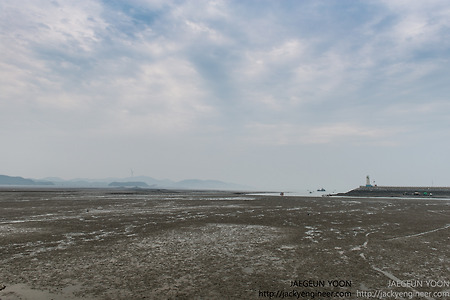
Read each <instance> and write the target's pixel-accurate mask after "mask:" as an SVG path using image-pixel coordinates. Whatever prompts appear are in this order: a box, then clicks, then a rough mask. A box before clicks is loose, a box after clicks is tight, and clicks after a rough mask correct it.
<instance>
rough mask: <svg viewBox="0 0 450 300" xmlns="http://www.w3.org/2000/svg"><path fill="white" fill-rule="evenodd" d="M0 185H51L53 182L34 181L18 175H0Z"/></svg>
mask: <svg viewBox="0 0 450 300" xmlns="http://www.w3.org/2000/svg"><path fill="white" fill-rule="evenodd" d="M0 185H53V182H49V181H36V180H32V179H26V178H23V177H20V176H7V175H0Z"/></svg>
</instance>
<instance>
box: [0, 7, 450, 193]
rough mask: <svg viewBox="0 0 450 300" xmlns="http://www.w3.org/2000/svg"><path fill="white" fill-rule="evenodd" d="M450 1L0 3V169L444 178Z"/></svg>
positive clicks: (422, 181) (341, 184) (33, 173)
mask: <svg viewBox="0 0 450 300" xmlns="http://www.w3.org/2000/svg"><path fill="white" fill-rule="evenodd" d="M449 33H450V2H448V1H446V0H442V1H437V0H430V1H414V0H385V1H383V0H378V1H370V0H368V1H353V0H352V1H346V0H343V1H335V0H327V1H320V0H309V1H308V0H305V1H297V0H283V1H277V0H258V1H256V0H255V1H251V0H249V1H240V0H236V1H232V0H227V1H219V0H217V1H206V0H195V1H180V0H174V1H170V0H126V1H125V0H104V1H100V0H78V1H62V0H54V1H45V0H21V1H16V0H4V1H1V2H0V53H1V55H0V134H1V135H0V138H1V147H0V174H6V175H11V176H13V175H14V176H23V177H27V178H43V177H47V176H59V177H62V178H65V179H70V178H76V177H89V178H102V177H109V176H115V177H127V176H129V175H130V169H133V171H134V174H135V175H147V176H151V177H154V178H157V179H164V178H168V179H172V180H182V179H188V178H198V179H217V180H222V181H227V182H234V183H240V184H246V185H251V186H254V187H258V188H270V189H273V188H277V189H316V188H319V187H322V186H323V187H325V188H329V189H338V190H345V189H350V188H353V187H356V186H358V185H360V184H364V183H365V176H366V175H371V178H372V179H373V180H375V181H376V183H377V184H379V185H432V184H433V185H435V186H438V185H439V186H449V185H450V172H449V167H450V98H449V97H450V61H449V59H450V34H449Z"/></svg>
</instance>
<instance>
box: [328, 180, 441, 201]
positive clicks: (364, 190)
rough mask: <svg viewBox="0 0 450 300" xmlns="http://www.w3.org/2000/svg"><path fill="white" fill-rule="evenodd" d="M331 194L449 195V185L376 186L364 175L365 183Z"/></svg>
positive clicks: (363, 195) (383, 195)
mask: <svg viewBox="0 0 450 300" xmlns="http://www.w3.org/2000/svg"><path fill="white" fill-rule="evenodd" d="M333 196H353V197H412V196H413V197H445V198H446V197H449V198H450V187H430V186H377V185H371V184H370V179H369V176H367V177H366V185H365V186H364V185H362V186H360V187H359V188H356V189H353V190H351V191H348V192H346V193H339V194H335V195H333Z"/></svg>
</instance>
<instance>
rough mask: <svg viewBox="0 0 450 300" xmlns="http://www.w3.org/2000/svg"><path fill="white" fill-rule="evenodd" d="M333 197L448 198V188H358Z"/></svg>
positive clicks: (449, 195)
mask: <svg viewBox="0 0 450 300" xmlns="http://www.w3.org/2000/svg"><path fill="white" fill-rule="evenodd" d="M335 196H353V197H358V196H359V197H411V196H414V197H450V187H429V186H422V187H418V186H360V187H359V188H356V189H353V190H351V191H348V192H346V193H339V194H336V195H335Z"/></svg>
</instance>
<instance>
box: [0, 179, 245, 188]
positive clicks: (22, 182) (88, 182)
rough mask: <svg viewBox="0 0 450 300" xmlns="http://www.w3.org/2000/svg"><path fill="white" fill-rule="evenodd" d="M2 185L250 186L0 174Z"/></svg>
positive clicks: (218, 182)
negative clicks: (66, 178) (37, 177)
mask: <svg viewBox="0 0 450 300" xmlns="http://www.w3.org/2000/svg"><path fill="white" fill-rule="evenodd" d="M0 185H54V186H57V187H75V188H77V187H79V188H83V187H94V188H95V187H98V188H102V187H119V186H123V187H133V186H138V187H142V188H155V189H198V190H201V189H205V190H211V189H215V190H244V189H251V188H250V187H246V186H242V185H238V184H235V183H228V182H223V181H219V180H200V179H187V180H181V181H173V180H170V179H155V178H153V177H149V176H133V177H125V178H117V177H108V178H101V179H90V178H75V179H70V180H65V179H62V178H59V177H46V178H44V179H41V180H35V179H25V178H23V177H11V176H6V175H0Z"/></svg>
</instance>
